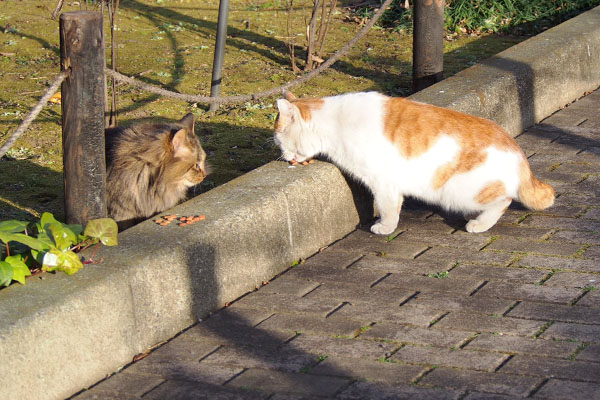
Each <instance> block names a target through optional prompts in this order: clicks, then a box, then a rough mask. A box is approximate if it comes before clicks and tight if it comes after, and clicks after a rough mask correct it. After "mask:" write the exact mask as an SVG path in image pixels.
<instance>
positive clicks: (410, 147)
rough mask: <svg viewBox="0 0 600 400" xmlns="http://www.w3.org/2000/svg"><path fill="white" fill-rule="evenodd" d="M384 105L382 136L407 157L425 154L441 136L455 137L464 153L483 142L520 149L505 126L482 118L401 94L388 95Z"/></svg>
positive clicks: (499, 146)
mask: <svg viewBox="0 0 600 400" xmlns="http://www.w3.org/2000/svg"><path fill="white" fill-rule="evenodd" d="M385 108H386V110H385V118H384V132H385V136H386V137H387V138H388V139H389V140H390V141H391V142H392V143H394V144H395V145H396V146H397V147H398V148H399V149H400V152H401V153H402V155H403V156H404V157H406V158H412V157H417V156H419V155H420V154H422V153H424V152H425V151H427V150H428V149H429V148H431V146H432V145H433V144H434V143H435V142H436V141H437V140H438V138H439V137H440V136H441V135H448V136H450V137H452V138H454V139H455V140H457V141H458V142H459V144H460V145H461V148H462V150H463V152H466V153H467V154H475V153H478V152H479V151H481V150H483V149H481V144H482V143H487V144H488V145H489V146H493V147H496V148H498V149H500V150H502V149H510V150H514V151H518V152H520V151H521V150H520V147H519V145H517V143H516V142H515V141H514V139H513V138H512V137H510V135H509V134H508V133H506V132H505V131H504V129H502V128H501V127H500V126H499V125H498V124H496V123H495V122H493V121H490V120H487V119H484V118H479V117H475V116H473V115H469V114H465V113H461V112H458V111H454V110H450V109H447V108H442V107H436V106H432V105H430V104H423V103H417V102H415V101H411V100H408V99H404V98H400V97H390V98H388V99H387V102H386V105H385Z"/></svg>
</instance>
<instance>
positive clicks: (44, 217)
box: [40, 212, 60, 231]
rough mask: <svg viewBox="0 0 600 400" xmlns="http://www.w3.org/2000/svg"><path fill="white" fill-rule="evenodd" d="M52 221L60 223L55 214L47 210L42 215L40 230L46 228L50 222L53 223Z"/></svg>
mask: <svg viewBox="0 0 600 400" xmlns="http://www.w3.org/2000/svg"><path fill="white" fill-rule="evenodd" d="M52 223H59V224H60V222H58V221H57V220H56V218H54V215H52V214H51V213H49V212H45V213H43V214H42V216H41V217H40V227H41V228H42V229H40V231H43V230H46V225H48V224H52Z"/></svg>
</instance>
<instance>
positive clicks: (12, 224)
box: [0, 219, 29, 233]
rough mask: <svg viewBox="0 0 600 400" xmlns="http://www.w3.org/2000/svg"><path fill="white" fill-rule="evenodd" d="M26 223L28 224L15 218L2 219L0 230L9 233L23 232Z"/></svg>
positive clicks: (27, 223)
mask: <svg viewBox="0 0 600 400" xmlns="http://www.w3.org/2000/svg"><path fill="white" fill-rule="evenodd" d="M27 225H29V222H25V221H17V220H15V219H12V220H9V221H2V222H0V231H1V232H10V233H18V232H23V231H24V230H25V229H26V228H27Z"/></svg>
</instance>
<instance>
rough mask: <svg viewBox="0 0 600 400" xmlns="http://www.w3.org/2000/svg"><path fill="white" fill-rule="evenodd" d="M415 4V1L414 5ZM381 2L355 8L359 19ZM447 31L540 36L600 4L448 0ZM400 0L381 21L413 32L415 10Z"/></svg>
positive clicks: (560, 0) (594, 1) (562, 0)
mask: <svg viewBox="0 0 600 400" xmlns="http://www.w3.org/2000/svg"><path fill="white" fill-rule="evenodd" d="M411 3H412V2H411ZM379 4H380V3H379V2H375V1H374V2H371V3H368V4H366V5H365V3H361V6H359V7H356V8H355V13H354V15H355V18H357V19H359V20H365V19H368V18H371V16H372V15H373V13H374V10H375V8H376V7H377V6H378V5H379ZM445 4H446V5H445V7H444V30H445V31H446V32H447V34H449V35H452V34H454V35H458V34H463V33H469V34H472V33H476V34H477V33H482V32H510V33H518V34H524V33H529V34H537V33H539V32H542V31H544V30H546V29H548V28H550V27H552V26H554V25H556V24H559V23H561V22H563V21H565V20H567V19H569V18H571V17H573V16H575V15H577V14H579V13H580V12H582V11H583V10H588V9H590V8H592V7H595V6H597V5H599V4H600V1H598V0H500V1H482V0H446V2H445ZM403 5H404V1H402V0H397V1H394V2H393V3H392V6H391V7H390V10H388V11H387V12H386V13H385V14H384V15H383V16H382V17H381V19H380V20H379V25H380V26H381V27H386V28H389V29H394V30H397V31H401V32H404V31H411V30H412V23H413V8H412V7H410V8H408V9H405V8H404V6H403Z"/></svg>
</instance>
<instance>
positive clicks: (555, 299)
mask: <svg viewBox="0 0 600 400" xmlns="http://www.w3.org/2000/svg"><path fill="white" fill-rule="evenodd" d="M580 294H581V290H580V289H577V288H568V287H548V286H543V285H530V284H515V283H510V282H499V281H490V282H488V283H487V284H486V285H485V286H484V287H482V288H481V289H479V291H477V293H475V296H476V297H478V296H482V297H499V298H504V299H512V300H534V301H546V302H550V303H559V304H560V303H562V304H568V303H570V302H571V301H572V300H574V299H576V298H577V297H578V296H579V295H580Z"/></svg>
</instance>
